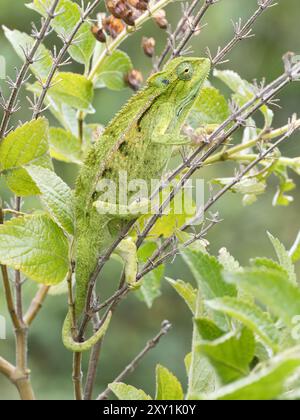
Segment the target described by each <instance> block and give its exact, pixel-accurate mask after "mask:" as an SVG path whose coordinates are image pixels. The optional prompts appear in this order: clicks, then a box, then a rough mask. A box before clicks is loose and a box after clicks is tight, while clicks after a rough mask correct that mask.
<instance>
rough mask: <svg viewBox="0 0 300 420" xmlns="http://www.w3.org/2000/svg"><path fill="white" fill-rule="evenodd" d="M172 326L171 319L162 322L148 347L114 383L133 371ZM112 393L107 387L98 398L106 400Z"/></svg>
mask: <svg viewBox="0 0 300 420" xmlns="http://www.w3.org/2000/svg"><path fill="white" fill-rule="evenodd" d="M171 327H172V325H171V324H170V322H169V321H164V322H163V323H162V326H161V330H160V332H159V333H158V334H157V335H156V336H155V337H154V338H152V340H150V341H148V343H147V345H146V347H145V348H144V349H143V350H142V351H141V352H140V353H139V354H138V355H137V356H136V357H135V358H134V359H133V361H132V362H131V363H130V364H129V365H128V366H127V367H126V368H125V369H124V370H123V372H121V373H120V375H119V376H117V378H116V379H115V380H114V381H113V383H115V382H121V381H122V380H123V379H124V378H125V377H126V376H127V375H128V374H130V373H132V372H133V371H134V370H135V369H136V368H137V366H138V365H139V363H140V361H141V360H142V359H143V358H144V357H145V356H146V354H147V353H148V352H149V351H150V350H152V349H153V348H154V347H156V346H157V345H158V343H159V341H160V339H161V338H162V337H163V336H164V335H166V334H167V333H168V332H169V331H170V329H171ZM110 393H111V390H110V389H109V388H106V390H105V391H104V392H102V394H100V395H99V396H98V398H97V400H98V401H101V400H106V399H107V397H108V396H109V394H110Z"/></svg>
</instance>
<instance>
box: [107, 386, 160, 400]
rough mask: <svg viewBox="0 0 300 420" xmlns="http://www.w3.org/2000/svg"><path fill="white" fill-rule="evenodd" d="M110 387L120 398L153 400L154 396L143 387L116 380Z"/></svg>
mask: <svg viewBox="0 0 300 420" xmlns="http://www.w3.org/2000/svg"><path fill="white" fill-rule="evenodd" d="M109 388H110V389H111V391H112V392H113V393H114V394H115V395H116V397H118V398H119V400H127V401H138V400H152V398H151V397H150V396H149V395H147V394H146V393H145V392H144V391H142V390H141V389H137V388H135V387H134V386H131V385H126V384H123V383H121V382H114V383H112V384H110V385H109Z"/></svg>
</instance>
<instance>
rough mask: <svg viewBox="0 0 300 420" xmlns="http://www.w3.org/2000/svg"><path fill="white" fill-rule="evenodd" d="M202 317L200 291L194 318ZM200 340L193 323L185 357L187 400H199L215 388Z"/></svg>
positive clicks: (211, 372)
mask: <svg viewBox="0 0 300 420" xmlns="http://www.w3.org/2000/svg"><path fill="white" fill-rule="evenodd" d="M203 316H204V315H203V299H202V293H201V291H200V290H198V291H197V300H196V310H195V318H196V319H199V318H202V317H203ZM201 342H202V338H201V336H200V334H199V330H198V326H197V325H196V323H195V322H194V326H193V339H192V351H191V353H190V354H189V355H188V356H187V357H186V359H185V364H186V368H187V373H188V391H187V397H186V399H187V400H197V399H200V396H201V394H202V393H205V394H206V393H209V392H212V391H213V390H214V389H215V386H216V379H217V378H216V372H215V370H214V369H213V367H212V365H211V364H210V362H209V361H208V359H207V357H205V356H204V355H203V353H201V351H200V349H199V344H201Z"/></svg>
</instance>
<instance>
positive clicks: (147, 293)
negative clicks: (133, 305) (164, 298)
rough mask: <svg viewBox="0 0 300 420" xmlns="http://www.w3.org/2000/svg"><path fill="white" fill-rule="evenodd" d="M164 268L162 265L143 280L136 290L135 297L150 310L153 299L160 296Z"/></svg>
mask: <svg viewBox="0 0 300 420" xmlns="http://www.w3.org/2000/svg"><path fill="white" fill-rule="evenodd" d="M164 272H165V267H164V266H163V265H162V266H160V267H158V268H156V269H155V270H152V271H151V272H150V273H148V274H146V275H145V276H144V278H143V281H142V284H141V286H140V288H139V289H138V290H137V292H136V294H137V296H138V297H139V298H140V299H141V300H142V301H143V302H145V303H146V305H147V306H148V308H151V307H152V305H153V302H154V301H155V299H157V298H158V297H159V296H161V290H160V288H161V280H162V278H163V276H164Z"/></svg>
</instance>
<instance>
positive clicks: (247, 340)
mask: <svg viewBox="0 0 300 420" xmlns="http://www.w3.org/2000/svg"><path fill="white" fill-rule="evenodd" d="M199 348H200V351H201V352H202V353H203V354H204V355H205V356H207V357H208V358H209V360H210V362H211V363H212V365H213V366H214V368H215V369H216V371H217V374H218V376H219V378H220V380H221V381H222V383H223V384H227V383H230V382H233V381H236V380H237V379H240V378H242V377H245V376H247V375H248V374H249V365H250V363H251V362H252V360H253V358H254V355H255V340H254V336H253V333H252V332H251V331H250V330H248V329H247V328H244V329H243V330H242V331H241V332H236V333H229V334H227V335H224V336H223V337H221V338H218V339H217V340H215V341H210V342H203V343H201V344H200V345H199Z"/></svg>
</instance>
